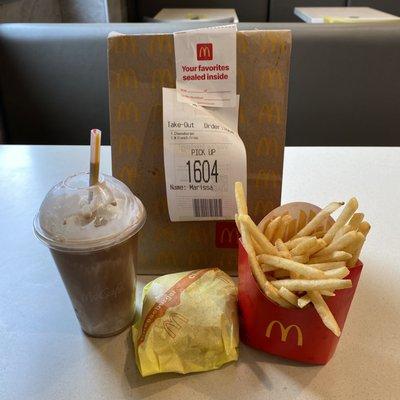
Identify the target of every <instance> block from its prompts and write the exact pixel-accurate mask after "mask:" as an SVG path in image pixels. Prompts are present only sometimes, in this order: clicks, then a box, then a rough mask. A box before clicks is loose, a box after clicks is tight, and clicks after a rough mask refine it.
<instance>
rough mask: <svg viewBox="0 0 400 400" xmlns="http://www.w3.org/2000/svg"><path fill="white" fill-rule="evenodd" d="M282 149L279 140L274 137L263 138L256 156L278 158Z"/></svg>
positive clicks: (258, 145) (259, 142)
mask: <svg viewBox="0 0 400 400" xmlns="http://www.w3.org/2000/svg"><path fill="white" fill-rule="evenodd" d="M280 149H281V147H280V146H279V143H278V140H277V139H276V138H275V137H273V136H263V137H261V138H260V139H259V141H258V143H257V148H256V154H257V156H258V157H260V156H272V157H274V158H276V157H278V155H279V153H280Z"/></svg>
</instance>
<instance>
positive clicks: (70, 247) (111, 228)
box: [34, 173, 146, 251]
mask: <svg viewBox="0 0 400 400" xmlns="http://www.w3.org/2000/svg"><path fill="white" fill-rule="evenodd" d="M145 220H146V210H145V208H144V206H143V204H142V202H141V201H140V200H139V199H138V198H137V197H136V196H135V195H134V194H133V193H132V192H131V191H130V190H129V188H128V187H127V186H126V185H125V184H123V183H122V182H121V181H119V180H118V179H115V178H113V177H112V176H108V175H101V176H100V179H99V183H98V184H97V185H93V186H89V174H88V173H81V174H77V175H73V176H70V177H68V178H66V179H65V180H64V181H62V182H60V183H58V184H57V185H55V186H54V187H53V188H52V189H51V190H50V191H49V192H48V193H47V195H46V197H45V199H44V200H43V203H42V205H41V206H40V210H39V213H38V214H37V215H36V217H35V220H34V229H35V234H36V236H37V237H38V238H39V239H40V240H41V241H42V242H44V243H45V244H46V245H47V246H49V247H50V248H53V249H57V250H64V251H93V250H100V249H101V248H105V247H109V246H111V245H114V244H117V243H119V242H122V241H123V240H125V239H127V238H129V237H130V236H132V235H134V234H136V233H137V232H138V231H139V230H140V229H141V228H142V226H143V224H144V222H145Z"/></svg>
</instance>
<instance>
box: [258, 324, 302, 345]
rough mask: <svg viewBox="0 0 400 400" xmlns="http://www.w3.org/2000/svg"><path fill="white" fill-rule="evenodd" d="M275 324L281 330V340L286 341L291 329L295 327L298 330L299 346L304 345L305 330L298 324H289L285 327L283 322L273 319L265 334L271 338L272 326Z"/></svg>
mask: <svg viewBox="0 0 400 400" xmlns="http://www.w3.org/2000/svg"><path fill="white" fill-rule="evenodd" d="M274 325H278V326H279V328H280V330H281V341H282V342H286V339H287V337H288V335H289V332H290V331H291V329H294V330H295V331H296V332H297V346H303V332H302V331H301V329H300V327H299V326H298V325H295V324H293V325H289V326H288V327H286V328H285V327H284V325H283V324H282V322H280V321H278V320H275V321H271V322H270V323H269V324H268V326H267V330H266V331H265V336H266V337H267V338H269V337H270V336H271V332H272V328H273V327H274Z"/></svg>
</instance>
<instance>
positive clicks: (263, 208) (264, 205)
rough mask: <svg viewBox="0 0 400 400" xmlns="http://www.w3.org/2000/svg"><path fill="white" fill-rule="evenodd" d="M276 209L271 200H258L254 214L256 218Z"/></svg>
mask: <svg viewBox="0 0 400 400" xmlns="http://www.w3.org/2000/svg"><path fill="white" fill-rule="evenodd" d="M274 208H275V207H274V202H273V201H271V200H257V203H256V206H255V207H254V214H255V215H256V216H258V215H260V216H264V215H267V214H268V213H269V212H270V211H271V210H273V209H274Z"/></svg>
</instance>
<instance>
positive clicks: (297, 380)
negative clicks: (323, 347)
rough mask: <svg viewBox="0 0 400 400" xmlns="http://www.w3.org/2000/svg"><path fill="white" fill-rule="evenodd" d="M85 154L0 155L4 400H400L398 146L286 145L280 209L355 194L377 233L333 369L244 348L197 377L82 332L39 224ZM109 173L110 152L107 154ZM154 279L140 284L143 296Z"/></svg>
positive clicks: (5, 150)
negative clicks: (162, 368) (146, 365)
mask: <svg viewBox="0 0 400 400" xmlns="http://www.w3.org/2000/svg"><path fill="white" fill-rule="evenodd" d="M88 152H89V149H88V148H87V147H64V146H0V166H1V169H0V205H1V207H0V223H1V224H0V274H1V275H0V276H1V277H0V399H7V400H12V399H27V400H28V399H29V400H50V399H51V400H53V399H57V400H62V399H66V400H67V399H68V400H73V399H85V400H91V399H113V400H119V399H143V398H146V399H163V400H168V399H187V398H190V399H217V400H219V399H221V400H222V399H229V400H235V399H263V400H265V399H274V400H279V399H294V398H296V399H298V400H301V399H307V400H313V399H343V400H344V399H346V400H347V399H350V398H351V399H360V400H361V399H362V400H367V399H374V400H377V399H385V400H389V399H398V398H399V393H400V373H399V371H400V333H399V329H400V313H399V309H400V290H399V281H400V261H399V259H400V251H399V238H400V220H399V219H400V218H399V199H400V169H399V165H400V149H399V148H334V147H331V148H321V147H314V148H304V147H303V148H293V147H292V148H286V150H285V167H284V179H283V195H282V201H283V202H288V201H294V200H304V201H309V202H312V203H315V204H319V205H325V204H327V203H329V202H330V201H332V200H342V199H343V200H347V199H348V198H349V197H350V196H352V195H356V196H357V197H358V199H359V203H360V209H361V211H363V212H365V214H366V216H367V218H368V220H369V221H370V222H371V224H372V230H371V232H370V235H369V237H368V240H367V243H366V245H365V249H364V252H363V256H362V259H363V261H364V264H365V268H364V272H363V275H362V277H361V281H360V284H359V287H358V292H357V294H356V297H355V299H354V302H353V304H352V308H351V310H350V313H349V316H348V321H347V326H346V327H345V329H344V332H343V335H342V338H341V342H340V343H339V346H338V349H337V351H336V354H335V356H334V358H333V359H332V360H331V361H330V362H329V363H328V364H327V365H326V366H306V365H301V364H297V363H295V362H290V361H285V360H282V359H279V358H277V357H273V356H269V355H267V354H264V353H262V352H259V351H256V350H253V349H251V348H249V347H246V346H244V345H241V347H240V359H239V361H238V362H237V363H232V364H229V365H226V366H225V367H223V368H221V369H220V370H217V371H210V372H206V373H200V374H191V375H189V376H184V377H183V376H179V375H176V374H165V375H158V376H157V375H156V376H152V377H149V378H146V379H143V378H141V376H140V375H139V373H138V371H137V369H136V365H135V360H134V354H133V352H132V345H131V337H130V333H129V330H128V331H125V332H124V333H122V334H120V335H118V336H116V337H113V338H109V339H91V338H88V337H86V336H85V335H84V334H82V332H81V331H80V329H79V325H78V322H77V321H76V319H75V315H74V312H73V310H72V307H71V305H70V303H69V300H68V297H67V294H66V292H65V290H64V288H63V284H62V282H61V279H60V277H59V275H58V272H57V270H56V268H55V266H54V264H53V261H52V259H51V257H50V254H49V252H48V251H47V249H46V248H45V247H44V246H42V245H41V244H40V243H39V242H38V241H37V240H36V239H35V238H34V236H33V233H32V219H33V216H34V214H35V213H36V212H37V210H38V208H39V206H40V203H41V201H42V199H43V196H44V195H45V194H46V192H47V191H48V189H49V188H50V186H51V185H53V184H55V183H57V182H58V181H59V180H61V179H62V178H63V177H65V176H66V175H68V174H71V173H73V172H78V171H81V170H85V169H87V161H88V155H89V153H88ZM102 162H103V163H102V170H103V172H110V149H109V148H104V149H103V150H102ZM150 279H152V277H149V276H141V277H139V285H140V288H141V287H143V284H144V283H145V282H147V281H149V280H150Z"/></svg>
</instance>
